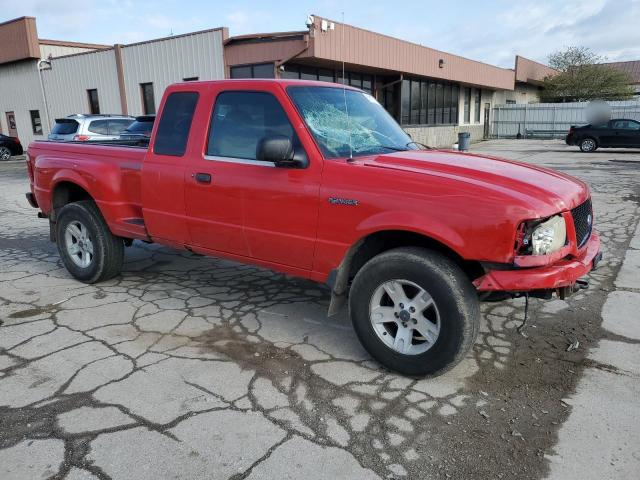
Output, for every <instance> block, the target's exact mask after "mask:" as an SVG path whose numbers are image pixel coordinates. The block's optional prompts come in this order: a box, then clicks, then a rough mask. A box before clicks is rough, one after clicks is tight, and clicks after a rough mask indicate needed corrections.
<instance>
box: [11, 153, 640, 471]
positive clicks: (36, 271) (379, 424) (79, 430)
mask: <svg viewBox="0 0 640 480" xmlns="http://www.w3.org/2000/svg"><path fill="white" fill-rule="evenodd" d="M541 156H542V157H544V155H535V156H533V157H529V160H531V159H535V161H536V162H538V161H540V158H539V157H541ZM567 165H569V167H568V168H567V169H569V168H570V169H572V170H575V171H574V172H573V173H574V174H576V175H578V176H580V177H581V178H583V179H585V180H586V181H588V182H589V183H590V185H591V188H592V192H593V198H594V204H595V209H596V216H597V220H596V222H597V226H598V230H599V232H600V233H601V237H602V240H603V245H604V249H605V259H604V260H603V262H602V264H601V266H600V267H599V269H598V271H596V272H594V273H593V274H591V275H590V282H591V289H590V290H589V291H588V292H579V293H577V294H576V295H574V296H572V297H571V298H569V299H567V300H566V301H562V300H554V301H551V302H532V305H531V311H532V319H533V320H532V325H531V326H530V327H529V329H528V334H529V337H528V338H526V339H525V338H523V337H521V336H520V335H518V334H517V332H516V326H517V325H518V324H519V322H520V321H521V319H522V316H523V301H522V299H517V300H512V301H508V302H502V303H498V304H485V305H483V307H482V313H483V321H482V325H481V331H480V334H479V336H478V340H477V342H476V344H475V346H474V348H473V351H472V353H471V354H470V355H469V356H468V358H466V359H465V360H464V361H463V362H462V364H460V365H459V366H458V367H457V368H456V369H454V370H453V371H452V372H449V373H448V374H447V375H445V376H443V377H439V378H436V379H430V380H416V379H409V378H405V377H402V376H399V375H397V374H395V373H392V372H388V371H386V370H385V369H383V368H382V367H380V366H379V365H377V364H376V363H375V362H373V361H372V360H371V359H370V357H369V356H368V355H367V354H366V353H365V352H364V350H363V349H362V347H361V346H360V345H359V343H358V341H357V339H356V337H355V334H354V332H353V330H352V328H351V326H350V323H349V322H348V319H347V317H346V314H345V313H344V312H343V313H342V314H341V316H340V317H339V318H338V319H337V320H336V319H328V318H327V317H326V313H325V312H326V308H327V305H328V300H329V292H328V290H327V289H326V288H325V287H323V286H319V285H316V284H314V283H312V282H309V281H306V280H301V279H296V278H290V277H287V276H284V275H281V274H276V273H273V272H269V271H266V270H262V269H259V268H256V267H252V266H247V265H239V264H236V263H232V262H229V261H225V260H217V259H209V258H203V257H200V256H195V255H193V254H191V253H188V252H178V251H172V250H169V249H167V248H163V247H159V246H156V245H147V244H142V243H138V242H135V243H134V246H133V247H131V248H129V249H127V252H126V264H125V271H124V273H123V275H122V276H121V277H119V278H116V279H113V280H110V281H108V282H104V283H102V284H100V285H91V286H88V285H82V284H79V283H77V282H75V281H73V280H72V279H70V278H69V275H68V274H67V273H66V271H65V270H64V269H63V267H62V264H61V262H60V261H59V259H58V256H57V253H56V252H55V248H54V247H53V246H52V245H51V244H49V243H48V242H47V226H46V224H44V223H43V222H42V221H38V220H37V219H35V218H34V211H33V210H32V209H30V208H29V207H26V206H24V205H22V204H21V203H20V202H17V201H13V199H14V198H16V196H17V195H18V194H19V195H22V191H23V190H24V189H25V185H26V182H25V181H24V180H23V179H21V178H20V177H19V176H17V175H10V176H7V177H0V186H2V189H0V192H1V193H0V199H1V200H2V201H1V202H0V205H2V206H1V207H0V219H1V220H0V222H1V224H2V226H3V229H2V230H1V231H0V249H1V250H0V425H2V428H1V429H0V472H3V471H2V469H3V468H5V469H9V470H7V471H9V472H24V471H28V472H31V473H30V474H32V473H33V472H34V471H43V472H50V474H49V476H50V477H51V478H57V479H58V478H59V479H62V478H65V477H66V476H67V475H71V473H72V472H77V471H78V470H79V471H82V472H86V473H87V475H93V476H94V477H96V478H122V477H123V476H128V477H132V476H133V477H136V478H157V477H158V475H160V476H165V475H166V476H170V475H171V474H175V475H179V476H181V477H183V478H196V477H202V476H207V477H210V478H234V479H237V480H239V479H245V478H265V472H271V473H273V472H277V471H278V469H279V468H284V466H283V461H282V458H283V455H285V453H284V452H289V451H291V450H292V449H293V451H295V452H296V457H295V458H288V457H286V458H287V461H286V462H284V463H285V466H288V468H290V469H291V471H292V472H299V473H300V476H304V475H303V472H305V470H304V469H305V468H307V467H308V466H313V467H314V468H316V471H318V472H324V473H326V471H327V470H326V469H327V468H333V467H335V468H338V469H339V471H340V472H341V475H345V476H348V477H349V478H377V477H383V478H400V477H406V478H425V474H426V473H425V472H428V475H429V476H430V478H450V477H453V478H486V477H496V476H497V477H498V478H500V475H503V476H504V477H505V478H509V477H516V476H518V477H521V478H541V477H542V476H544V475H545V473H546V472H547V469H548V465H547V462H546V461H545V460H544V458H543V457H544V455H545V452H547V451H549V450H550V449H551V448H552V447H553V445H554V444H555V442H556V436H557V430H558V425H560V424H561V423H562V422H563V421H564V420H565V419H566V418H567V415H568V413H569V410H570V409H569V407H568V406H567V405H565V404H563V403H562V401H561V399H562V398H563V397H566V396H567V393H568V392H571V391H572V389H573V388H574V387H575V385H576V383H577V380H578V379H579V378H580V375H581V372H582V370H583V368H584V367H585V366H586V365H588V366H592V365H593V364H592V363H591V362H590V361H589V360H585V357H584V355H585V351H586V348H588V346H589V345H591V344H593V343H594V342H595V341H597V340H598V339H599V338H601V337H602V332H601V331H600V323H601V318H600V313H599V312H600V310H601V307H602V304H603V302H604V296H605V294H606V292H607V291H608V290H611V289H612V288H613V286H612V278H613V277H614V276H615V274H616V272H617V271H618V269H619V268H620V264H621V259H622V257H623V256H624V252H625V251H626V249H627V247H628V242H629V239H630V237H631V235H632V232H633V227H634V226H635V223H636V222H637V219H638V205H637V203H636V202H635V201H634V199H635V198H637V195H638V193H639V192H638V187H637V185H638V182H637V178H638V176H637V175H636V176H632V175H627V176H626V177H621V176H618V175H617V172H619V171H620V169H622V168H626V166H625V165H613V166H612V165H608V166H607V168H603V167H598V168H593V169H592V168H590V164H589V163H585V164H584V165H579V166H576V165H575V164H567ZM556 166H557V165H556ZM0 168H4V166H3V167H0ZM12 168H14V169H15V168H16V167H12ZM561 169H564V168H563V167H561ZM576 169H577V170H576ZM614 175H616V177H615V178H616V181H615V182H612V181H611V179H612V176H614ZM574 339H578V340H579V341H580V345H581V348H580V349H578V350H576V351H572V352H566V346H567V345H568V343H570V341H573V340H574ZM600 367H601V368H605V369H606V368H608V367H607V366H606V365H600ZM89 427H90V428H89ZM43 441H52V442H55V443H41V442H43ZM55 445H60V446H61V447H60V452H61V453H60V455H59V458H58V457H55V458H53V459H52V458H50V457H51V455H53V454H52V452H54V451H55V448H52V446H55ZM56 448H57V447H56ZM169 459H171V462H170V461H169ZM327 460H330V461H329V464H331V467H329V466H327V465H328V464H327ZM56 462H58V463H56ZM334 463H335V465H333V464H334ZM25 466H28V467H30V469H29V470H21V468H26V467H25ZM5 476H6V475H5Z"/></svg>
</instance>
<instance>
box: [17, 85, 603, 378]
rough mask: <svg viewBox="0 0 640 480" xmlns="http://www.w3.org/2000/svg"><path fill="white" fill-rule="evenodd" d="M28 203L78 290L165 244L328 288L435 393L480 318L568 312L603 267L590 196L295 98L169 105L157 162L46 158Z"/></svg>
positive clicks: (327, 103)
mask: <svg viewBox="0 0 640 480" xmlns="http://www.w3.org/2000/svg"><path fill="white" fill-rule="evenodd" d="M27 162H28V163H27V164H28V174H29V179H30V186H31V191H30V192H29V193H28V194H27V198H28V201H29V202H30V204H31V205H32V206H33V207H36V208H38V209H39V210H40V212H39V216H40V217H44V218H47V219H48V220H49V225H50V237H51V240H52V241H54V242H56V243H57V245H58V250H59V252H60V257H61V259H62V262H63V263H64V265H65V267H66V268H67V270H68V271H69V273H70V274H71V275H72V276H73V277H75V278H76V279H78V280H79V281H81V282H85V283H94V282H100V281H103V280H107V279H109V278H112V277H114V276H116V275H119V274H120V271H121V268H122V264H123V256H124V249H125V246H129V245H131V244H132V242H133V241H134V240H141V241H143V242H157V243H159V244H163V245H166V246H169V247H172V248H176V249H186V250H189V251H191V252H195V253H198V254H203V255H210V256H218V257H225V258H228V259H231V260H235V261H238V262H244V263H249V264H254V265H258V266H260V267H265V268H269V269H272V270H276V271H279V272H284V273H286V274H288V275H294V276H298V277H303V278H306V279H310V280H314V281H316V282H320V283H325V284H327V285H328V286H329V288H330V289H331V303H330V306H329V313H330V314H333V313H335V312H336V311H337V310H338V309H339V308H340V307H341V305H343V304H344V303H347V301H348V308H349V313H350V316H351V319H352V322H353V326H354V329H355V332H356V333H357V335H358V338H359V339H360V341H361V342H362V344H363V346H364V347H365V348H366V350H367V351H368V352H369V353H370V354H371V356H372V357H374V358H375V359H376V360H377V361H379V362H380V363H381V364H383V365H384V366H386V367H388V368H389V369H393V370H396V371H398V372H401V373H403V374H405V375H410V376H435V375H439V374H441V373H443V372H445V371H446V370H448V369H450V368H452V367H453V366H454V365H456V364H457V363H458V362H459V361H460V360H461V359H462V358H463V357H464V356H465V354H466V353H467V352H468V351H469V349H470V348H471V346H472V344H473V342H474V339H475V338H476V334H477V332H478V328H479V322H480V309H479V302H480V301H486V300H499V299H504V298H509V297H514V296H523V295H531V296H535V297H539V298H550V297H551V295H552V294H553V293H555V294H557V295H559V296H560V297H562V298H564V297H565V296H566V295H568V294H570V293H571V292H573V290H574V289H575V288H576V286H577V285H579V284H580V283H583V282H580V281H579V279H580V277H582V276H584V275H585V274H587V273H588V272H589V271H590V270H591V269H592V268H593V267H594V264H595V263H597V261H598V260H599V258H600V254H599V250H600V241H599V238H598V235H597V233H596V232H595V231H594V230H593V229H592V225H593V212H592V208H591V198H590V194H589V189H588V188H587V186H586V185H585V184H584V183H583V182H581V181H579V180H576V179H575V178H572V177H570V176H568V175H564V174H562V173H559V172H555V171H552V170H547V169H544V168H540V167H535V166H531V165H525V164H522V163H518V162H513V161H509V160H503V159H499V158H489V157H485V156H481V155H472V154H462V153H458V152H453V151H440V150H431V149H424V148H422V147H421V146H420V145H418V144H416V143H414V142H413V141H412V140H411V138H410V137H409V136H408V135H407V134H406V133H405V132H404V131H403V130H402V129H401V128H400V127H399V126H398V124H397V123H396V122H395V121H394V120H393V118H392V117H391V116H390V115H389V114H388V113H387V112H386V111H385V109H384V108H383V107H382V106H381V105H380V104H379V103H378V102H377V101H376V100H375V99H374V98H373V97H372V96H370V95H368V94H366V93H364V92H362V91H360V90H357V89H354V88H350V87H346V86H340V85H335V84H329V83H321V82H312V81H298V80H280V81H278V80H221V81H209V82H188V83H180V84H175V85H171V86H170V87H168V88H167V90H166V92H165V94H164V96H163V99H162V102H161V106H160V113H159V116H158V120H157V121H156V123H155V125H154V127H153V131H152V133H151V138H150V142H149V147H148V148H140V147H131V146H129V147H126V146H118V145H98V144H91V145H88V144H74V143H68V142H67V143H57V142H43V141H36V142H34V143H32V144H31V145H30V146H29V151H28V161H27Z"/></svg>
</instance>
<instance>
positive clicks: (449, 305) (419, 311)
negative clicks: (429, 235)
mask: <svg viewBox="0 0 640 480" xmlns="http://www.w3.org/2000/svg"><path fill="white" fill-rule="evenodd" d="M349 309H350V313H351V319H352V322H353V325H354V329H355V331H356V334H357V335H358V338H359V339H360V341H361V342H362V344H363V346H364V347H365V348H366V350H367V351H368V352H369V353H370V354H371V356H372V357H374V358H375V359H376V360H377V361H379V362H380V363H381V364H383V365H384V366H386V367H388V368H390V369H392V370H396V371H398V372H400V373H403V374H406V375H411V376H425V375H428V376H437V375H440V374H442V373H444V372H446V371H447V370H449V369H451V368H453V367H454V366H455V365H456V364H457V363H458V362H460V360H462V359H463V358H464V356H465V355H466V353H467V352H468V351H469V349H470V348H471V346H472V345H473V342H474V340H475V337H476V335H477V332H478V328H479V322H480V309H479V303H478V297H477V294H476V291H475V289H474V288H473V285H472V284H471V282H470V281H469V279H468V278H467V276H466V275H465V274H464V272H462V270H461V269H460V268H459V267H458V266H457V265H456V264H455V263H454V262H452V261H451V260H449V259H447V258H446V257H444V256H442V255H440V254H438V253H436V252H433V251H430V250H426V249H422V248H413V247H412V248H398V249H394V250H390V251H388V252H385V253H382V254H380V255H378V256H376V257H374V258H373V259H372V260H370V261H369V262H368V263H367V264H365V266H364V267H362V269H361V270H360V271H359V272H358V274H357V275H356V278H355V279H354V281H353V285H352V287H351V293H350V297H349Z"/></svg>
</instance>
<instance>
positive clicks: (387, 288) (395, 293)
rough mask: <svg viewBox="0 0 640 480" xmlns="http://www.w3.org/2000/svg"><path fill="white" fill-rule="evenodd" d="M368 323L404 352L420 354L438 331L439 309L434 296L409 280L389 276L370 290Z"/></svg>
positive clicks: (386, 341)
mask: <svg viewBox="0 0 640 480" xmlns="http://www.w3.org/2000/svg"><path fill="white" fill-rule="evenodd" d="M369 318H370V320H371V326H372V327H373V330H374V331H375V332H376V335H377V336H378V338H379V339H380V340H381V341H382V342H383V343H384V344H385V345H386V346H387V347H389V348H391V349H392V350H394V351H396V352H398V353H401V354H403V355H419V354H421V353H424V352H426V351H427V350H429V349H430V348H431V347H433V345H435V343H436V341H437V340H438V336H439V335H440V313H439V312H438V308H437V306H436V303H435V301H434V299H433V297H432V296H431V295H430V294H429V292H427V291H426V290H425V289H424V288H422V287H420V286H419V285H417V284H415V283H414V282H411V281H409V280H401V279H398V280H389V281H386V282H384V283H383V284H382V285H380V286H379V287H378V288H376V290H375V291H374V292H373V295H372V296H371V302H370V304H369Z"/></svg>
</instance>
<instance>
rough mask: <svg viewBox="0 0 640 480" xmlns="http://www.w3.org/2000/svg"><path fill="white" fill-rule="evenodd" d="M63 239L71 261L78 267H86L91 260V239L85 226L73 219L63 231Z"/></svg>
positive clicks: (92, 255)
mask: <svg viewBox="0 0 640 480" xmlns="http://www.w3.org/2000/svg"><path fill="white" fill-rule="evenodd" d="M64 241H65V247H66V249H67V253H68V254H69V257H71V260H72V261H73V263H75V264H76V265H77V266H78V267H80V268H87V267H88V266H89V265H91V262H92V261H93V257H94V254H93V241H92V240H91V238H90V237H89V231H88V230H87V227H86V226H84V224H82V223H81V222H79V221H77V220H74V221H73V222H70V223H69V225H67V228H66V229H65V231H64Z"/></svg>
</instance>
